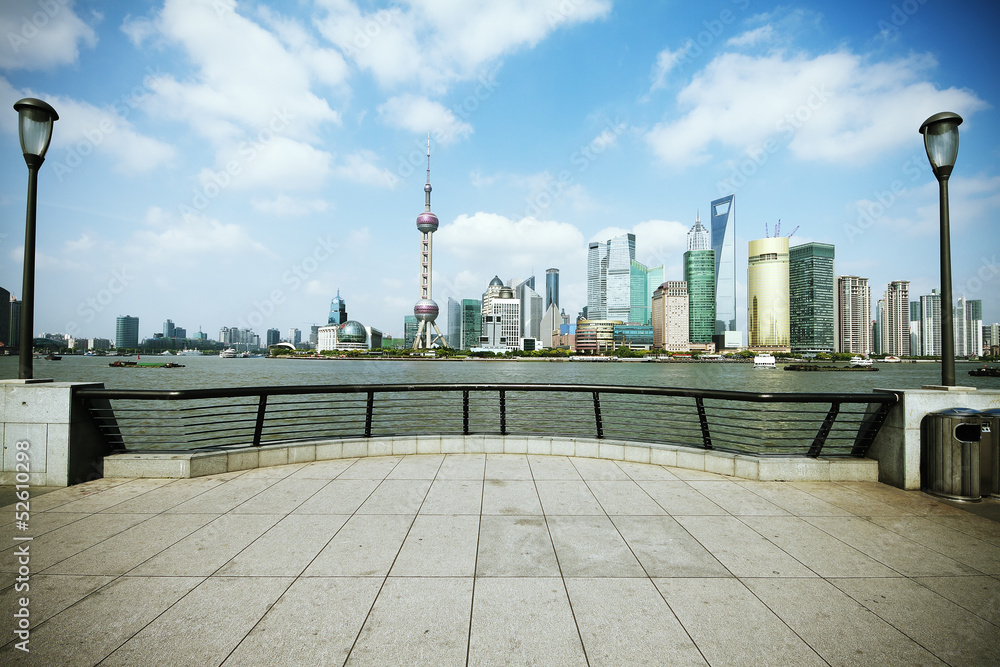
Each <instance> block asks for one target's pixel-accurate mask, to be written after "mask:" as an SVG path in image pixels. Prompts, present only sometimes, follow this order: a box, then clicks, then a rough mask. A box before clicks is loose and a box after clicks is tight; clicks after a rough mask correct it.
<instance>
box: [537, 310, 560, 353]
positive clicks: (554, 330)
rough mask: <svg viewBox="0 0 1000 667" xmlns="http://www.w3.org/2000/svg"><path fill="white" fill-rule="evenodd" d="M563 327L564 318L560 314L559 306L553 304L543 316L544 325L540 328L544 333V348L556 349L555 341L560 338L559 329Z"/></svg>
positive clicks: (542, 340) (542, 339)
mask: <svg viewBox="0 0 1000 667" xmlns="http://www.w3.org/2000/svg"><path fill="white" fill-rule="evenodd" d="M561 325H562V316H561V315H560V314H559V306H558V304H555V303H551V304H549V307H548V308H547V309H546V310H545V314H544V315H542V323H541V325H540V326H539V328H540V329H541V332H542V338H541V342H542V347H555V344H554V342H555V340H556V338H558V337H559V327H560V326H561Z"/></svg>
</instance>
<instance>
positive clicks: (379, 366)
mask: <svg viewBox="0 0 1000 667" xmlns="http://www.w3.org/2000/svg"><path fill="white" fill-rule="evenodd" d="M118 358H123V357H83V356H64V357H63V358H62V359H61V360H60V361H48V360H45V359H36V360H35V367H34V368H35V377H36V378H52V379H53V380H57V381H73V382H103V383H104V386H105V387H108V388H110V389H195V388H204V387H233V386H243V387H247V386H266V385H307V384H382V383H385V384H390V383H413V382H526V383H529V382H530V383H569V384H622V385H638V386H653V387H696V388H700V389H728V390H741V391H761V392H869V391H871V390H872V389H874V388H876V387H877V388H886V389H918V388H920V387H921V386H923V385H927V384H939V383H940V382H941V367H940V365H939V364H935V363H899V364H878V365H877V367H878V368H879V370H878V371H877V372H857V371H854V372H812V373H804V372H793V371H785V370H782V368H781V367H782V365H783V364H781V363H780V362H779V364H778V368H777V369H775V370H757V369H754V368H753V366H752V364H736V363H641V362H620V363H587V362H566V361H558V362H548V361H389V360H340V359H338V360H325V359H322V360H321V359H266V358H249V359H220V358H219V357H218V356H201V357H173V356H171V357H168V356H149V357H145V356H144V357H143V358H142V361H150V362H166V361H173V362H177V363H181V364H184V368H172V369H167V368H111V367H109V366H108V363H109V362H111V361H114V360H115V359H118ZM133 358H134V357H133ZM980 365H981V364H976V363H970V362H957V363H956V365H955V367H956V371H955V374H956V380H957V384H959V385H963V386H970V387H977V388H980V389H998V390H1000V378H987V377H972V376H970V375H969V374H968V371H969V370H971V369H973V368H976V367H978V366H980ZM16 377H17V357H15V356H0V378H16Z"/></svg>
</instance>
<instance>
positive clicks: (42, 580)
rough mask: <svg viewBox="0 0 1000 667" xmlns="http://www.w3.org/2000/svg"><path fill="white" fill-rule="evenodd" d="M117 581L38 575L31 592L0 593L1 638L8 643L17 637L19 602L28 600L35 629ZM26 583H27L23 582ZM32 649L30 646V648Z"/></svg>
mask: <svg viewBox="0 0 1000 667" xmlns="http://www.w3.org/2000/svg"><path fill="white" fill-rule="evenodd" d="M113 580H114V577H109V576H76V575H64V574H51V575H50V574H36V575H32V577H31V579H30V581H28V582H27V583H28V590H26V591H25V590H22V591H18V590H16V589H15V588H14V587H10V588H8V589H6V590H5V591H3V593H0V609H2V610H4V613H3V615H2V618H0V637H3V640H4V642H6V641H7V640H8V639H9V638H10V637H13V636H14V634H13V633H14V630H15V621H16V619H15V618H14V612H15V610H17V609H19V608H20V605H18V600H19V599H21V598H24V597H27V598H28V604H29V607H28V609H29V611H30V613H31V616H30V622H31V627H32V628H37V627H38V626H39V625H41V624H42V623H44V622H45V621H47V620H48V619H50V618H52V617H53V616H55V615H56V614H58V613H59V612H61V611H62V610H64V609H66V608H67V607H69V606H70V605H73V604H75V603H76V602H78V601H79V600H82V599H83V598H85V597H87V596H88V595H90V594H91V593H93V592H94V591H96V590H97V589H99V588H101V587H102V586H104V585H106V584H108V583H110V582H111V581H113ZM22 583H23V582H22ZM29 646H30V645H29Z"/></svg>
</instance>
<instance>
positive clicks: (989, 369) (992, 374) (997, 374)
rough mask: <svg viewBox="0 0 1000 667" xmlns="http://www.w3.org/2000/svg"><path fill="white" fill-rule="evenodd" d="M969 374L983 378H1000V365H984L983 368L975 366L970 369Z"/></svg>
mask: <svg viewBox="0 0 1000 667" xmlns="http://www.w3.org/2000/svg"><path fill="white" fill-rule="evenodd" d="M969 375H971V376H973V377H981V378H1000V367H997V366H983V367H982V368H973V369H972V370H971V371H969Z"/></svg>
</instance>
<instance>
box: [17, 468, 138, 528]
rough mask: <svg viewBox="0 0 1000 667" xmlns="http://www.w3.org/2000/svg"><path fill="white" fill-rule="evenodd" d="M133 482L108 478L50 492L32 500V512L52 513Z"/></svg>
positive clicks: (124, 478)
mask: <svg viewBox="0 0 1000 667" xmlns="http://www.w3.org/2000/svg"><path fill="white" fill-rule="evenodd" d="M131 481H133V480H132V479H131V478H127V477H106V478H101V479H95V480H93V481H90V482H87V483H86V484H76V485H74V486H67V487H65V488H62V489H57V490H56V491H50V492H49V493H46V494H43V495H41V496H35V497H33V498H32V499H31V511H32V512H33V513H38V512H51V511H53V510H55V509H58V508H59V507H62V506H63V505H66V504H67V503H71V502H73V501H75V500H79V499H81V498H84V497H86V496H89V495H93V494H95V493H100V492H101V491H104V490H107V489H111V488H113V487H116V486H120V485H122V484H127V483H128V482H131ZM5 518H6V517H5Z"/></svg>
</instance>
